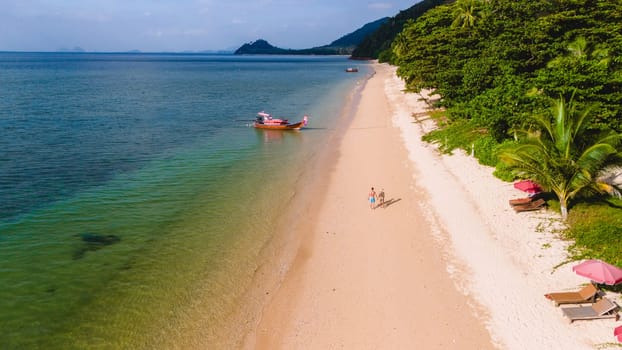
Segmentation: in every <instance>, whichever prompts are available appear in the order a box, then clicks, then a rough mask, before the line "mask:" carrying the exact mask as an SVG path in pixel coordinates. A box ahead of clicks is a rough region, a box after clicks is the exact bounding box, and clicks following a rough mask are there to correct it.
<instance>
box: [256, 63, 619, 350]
mask: <svg viewBox="0 0 622 350" xmlns="http://www.w3.org/2000/svg"><path fill="white" fill-rule="evenodd" d="M374 68H375V70H376V72H377V73H376V74H375V75H374V76H373V77H372V78H371V79H370V80H369V81H368V82H367V84H366V86H365V88H364V90H363V92H362V97H361V100H360V103H359V105H358V108H357V111H356V113H355V115H354V119H353V121H352V123H351V124H350V126H349V128H348V129H347V130H346V132H345V135H344V137H343V139H342V141H341V145H340V146H339V149H338V152H339V153H338V156H337V160H336V164H334V165H332V171H331V172H330V175H327V176H330V178H329V179H328V187H327V192H326V193H325V194H324V195H319V198H318V199H319V200H320V202H319V208H320V209H319V212H318V215H317V216H318V217H317V220H316V221H315V225H314V227H313V228H312V229H309V232H308V233H307V234H306V236H305V237H304V239H303V242H302V243H301V245H300V247H299V250H298V253H297V257H296V260H295V262H294V264H293V265H292V267H291V268H290V270H289V271H288V272H287V275H286V277H285V279H284V281H283V282H282V284H281V286H280V288H279V289H278V290H277V291H276V292H274V293H272V299H271V301H270V302H269V304H268V305H266V307H265V308H264V310H263V313H262V318H261V321H260V323H259V325H258V327H257V329H256V331H255V332H254V333H252V334H250V335H249V336H248V337H247V342H246V345H245V348H249V349H336V348H341V349H415V348H416V349H493V348H498V349H594V348H597V347H598V348H605V347H606V346H607V344H609V345H615V344H616V341H615V338H614V337H613V328H614V327H616V326H617V325H619V324H620V323H619V322H616V321H613V320H611V319H609V320H594V321H577V322H574V323H572V324H569V323H568V321H567V320H566V319H565V318H564V317H563V316H562V312H561V310H559V308H558V307H555V306H554V305H553V303H552V302H550V301H549V300H547V299H546V298H545V297H544V296H543V295H544V294H545V293H547V292H552V291H564V290H576V289H578V288H579V287H580V286H581V285H582V284H584V283H587V282H589V281H587V280H586V279H585V278H582V277H580V276H577V275H576V274H574V273H573V272H572V271H571V266H572V265H573V263H571V264H566V265H563V266H561V267H560V268H558V269H554V267H555V266H556V265H558V264H560V263H561V262H563V261H565V260H566V254H565V247H566V243H565V242H563V241H561V240H559V239H557V237H556V234H555V231H556V230H557V229H558V228H559V227H560V223H559V219H558V215H557V214H555V213H553V212H549V211H546V210H543V211H540V212H530V213H520V214H517V213H515V212H514V211H513V210H512V209H511V208H510V206H509V205H508V200H509V199H511V198H518V197H521V196H523V194H522V193H521V192H519V191H518V190H516V189H514V188H513V186H512V184H511V183H504V182H502V181H500V180H498V179H496V178H494V177H493V175H492V170H493V169H491V168H489V167H484V166H481V165H479V164H478V163H477V161H476V160H475V159H473V158H471V157H469V156H467V155H465V154H461V153H459V154H454V155H451V156H447V155H441V154H439V153H438V151H436V150H435V147H434V146H432V145H429V144H425V143H423V142H422V141H421V135H422V133H423V132H424V131H425V130H426V129H429V128H431V127H433V125H432V124H430V122H426V121H423V122H418V123H415V122H414V121H415V119H414V118H413V114H416V115H419V114H420V113H421V112H425V111H426V107H427V105H426V104H425V103H424V102H422V101H421V100H420V97H421V96H419V95H417V94H405V93H403V92H402V89H403V88H404V84H403V82H402V81H401V80H400V79H399V78H397V77H396V76H395V67H391V66H388V65H384V64H375V65H374ZM457 153H458V152H457ZM371 186H374V187H376V190H377V191H379V189H381V188H384V190H385V192H386V194H387V201H389V204H390V205H388V206H387V207H385V208H377V209H375V210H371V209H370V208H369V204H368V203H367V202H366V196H367V193H368V192H369V188H370V187H371ZM608 297H610V298H611V299H612V300H614V301H617V302H619V300H618V297H617V296H616V295H611V294H609V295H608Z"/></svg>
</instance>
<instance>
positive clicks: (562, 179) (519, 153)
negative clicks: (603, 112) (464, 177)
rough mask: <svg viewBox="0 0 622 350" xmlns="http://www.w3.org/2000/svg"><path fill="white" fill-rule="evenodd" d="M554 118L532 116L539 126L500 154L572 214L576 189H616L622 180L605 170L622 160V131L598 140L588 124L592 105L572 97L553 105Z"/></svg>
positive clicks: (610, 191)
mask: <svg viewBox="0 0 622 350" xmlns="http://www.w3.org/2000/svg"><path fill="white" fill-rule="evenodd" d="M553 112H554V119H553V120H551V119H550V118H548V117H546V116H539V117H533V122H534V125H535V126H536V127H537V131H536V132H530V131H524V133H525V135H526V137H525V138H524V139H522V140H520V142H519V143H518V144H516V145H514V146H510V147H508V148H507V149H505V150H504V151H502V152H501V153H500V155H499V158H500V159H501V161H502V162H504V163H505V164H506V165H507V166H508V167H509V168H510V170H512V171H513V173H514V174H515V175H517V176H519V177H524V178H529V179H532V180H534V181H536V182H537V183H538V184H540V186H542V187H543V189H545V190H548V191H551V192H553V193H555V195H556V196H557V198H558V199H559V204H560V209H561V215H562V219H563V220H566V218H567V217H568V204H569V201H571V200H572V199H573V198H574V197H575V196H576V195H577V194H579V193H582V192H584V193H589V192H590V191H595V192H599V193H603V192H608V193H610V194H616V193H619V192H618V187H619V183H616V181H614V180H615V179H616V177H615V176H612V175H611V172H609V173H608V172H607V171H606V170H607V169H609V166H611V165H619V164H622V157H620V156H621V154H620V149H621V142H622V135H621V134H607V135H605V136H602V137H599V138H598V139H597V140H596V141H594V138H590V137H589V135H588V133H587V132H586V128H587V126H588V125H589V123H590V120H591V119H592V118H593V114H591V113H590V112H591V110H590V109H587V110H584V111H583V112H578V111H576V110H575V106H574V103H573V102H572V98H571V99H570V102H569V103H565V101H564V99H563V98H560V99H559V101H558V102H557V103H556V104H555V106H554V108H553Z"/></svg>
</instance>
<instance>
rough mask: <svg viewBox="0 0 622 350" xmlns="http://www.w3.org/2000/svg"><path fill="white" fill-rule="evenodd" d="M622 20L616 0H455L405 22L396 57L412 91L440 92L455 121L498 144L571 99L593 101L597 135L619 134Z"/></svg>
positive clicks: (395, 48)
mask: <svg viewBox="0 0 622 350" xmlns="http://www.w3.org/2000/svg"><path fill="white" fill-rule="evenodd" d="M619 23H622V2H619V1H614V2H610V1H603V0H600V1H591V0H573V1H527V2H525V1H513V0H458V1H455V2H450V3H447V4H445V5H440V6H436V7H434V8H432V9H430V10H429V11H427V12H425V13H424V14H423V15H422V16H420V17H419V18H418V19H417V20H414V21H410V22H407V23H406V24H405V26H404V30H403V31H402V32H401V33H400V34H399V35H398V36H397V37H396V38H395V40H394V41H393V44H392V51H393V56H392V58H391V59H392V60H393V62H394V63H396V64H397V65H399V68H398V75H399V76H400V77H402V78H403V79H404V80H405V82H406V84H407V86H408V88H409V89H412V90H415V91H418V90H420V89H423V88H431V89H435V91H436V92H437V93H438V94H440V95H441V97H442V100H441V101H442V102H441V103H442V106H444V107H446V108H447V112H448V117H449V118H450V119H473V121H474V123H476V124H477V125H478V126H480V127H483V128H485V129H487V130H489V132H490V133H491V134H492V136H493V137H494V138H495V140H497V141H498V142H501V141H502V140H503V139H506V138H511V137H512V134H513V131H514V130H516V129H520V128H522V127H523V126H524V123H525V118H526V116H528V115H531V114H540V113H541V112H543V111H544V110H545V109H546V108H547V106H546V104H547V101H548V99H550V98H558V97H559V96H560V95H561V96H563V97H565V98H566V99H568V98H569V96H570V95H572V94H573V93H574V94H575V102H576V103H577V104H578V105H579V106H582V105H583V106H582V107H585V106H587V104H592V103H596V110H595V111H594V113H595V114H596V118H595V125H594V126H593V128H595V129H599V130H603V129H613V130H616V131H618V132H620V131H622V112H621V110H620V106H621V105H622V70H621V69H622V31H620V30H619ZM529 91H531V92H532V93H531V94H530V95H528V94H527V93H528V92H529ZM575 91H576V92H575Z"/></svg>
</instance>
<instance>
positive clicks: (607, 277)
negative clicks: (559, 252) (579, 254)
mask: <svg viewBox="0 0 622 350" xmlns="http://www.w3.org/2000/svg"><path fill="white" fill-rule="evenodd" d="M572 271H574V272H575V273H576V274H577V275H579V276H583V277H587V278H589V279H591V280H592V281H594V282H597V283H601V284H608V285H611V286H612V285H614V284H618V283H620V282H622V269H620V268H619V267H617V266H613V265H610V264H607V263H606V262H604V261H601V260H598V259H592V260H586V261H584V262H582V263H580V264H579V265H575V266H573V267H572Z"/></svg>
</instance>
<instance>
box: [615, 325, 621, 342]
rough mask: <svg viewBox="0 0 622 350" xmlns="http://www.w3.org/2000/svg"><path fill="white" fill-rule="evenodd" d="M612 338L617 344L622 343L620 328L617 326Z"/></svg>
mask: <svg viewBox="0 0 622 350" xmlns="http://www.w3.org/2000/svg"><path fill="white" fill-rule="evenodd" d="M613 336H614V337H616V338H617V339H618V341H619V342H622V326H617V327H616V328H614V329H613Z"/></svg>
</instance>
